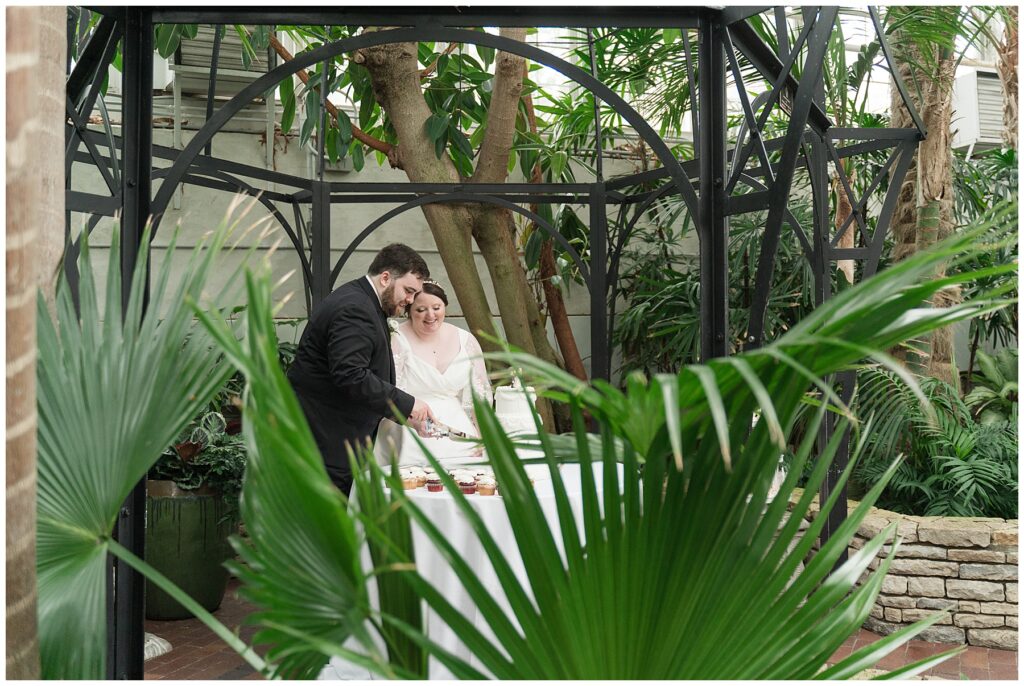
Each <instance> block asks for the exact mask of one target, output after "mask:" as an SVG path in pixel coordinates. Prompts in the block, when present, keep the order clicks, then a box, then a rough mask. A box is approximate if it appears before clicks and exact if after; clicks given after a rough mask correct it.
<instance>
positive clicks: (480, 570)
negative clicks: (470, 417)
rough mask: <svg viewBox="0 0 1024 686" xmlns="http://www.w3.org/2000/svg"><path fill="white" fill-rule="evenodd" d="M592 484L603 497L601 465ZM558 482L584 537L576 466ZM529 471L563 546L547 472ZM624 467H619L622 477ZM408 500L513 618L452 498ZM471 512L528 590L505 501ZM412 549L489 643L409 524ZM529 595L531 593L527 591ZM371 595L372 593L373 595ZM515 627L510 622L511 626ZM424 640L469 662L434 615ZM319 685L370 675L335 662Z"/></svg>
mask: <svg viewBox="0 0 1024 686" xmlns="http://www.w3.org/2000/svg"><path fill="white" fill-rule="evenodd" d="M593 468H594V478H595V481H596V482H597V488H598V493H600V492H601V485H602V481H603V477H602V465H601V464H600V463H595V464H594V466H593ZM560 469H561V475H562V480H563V482H564V483H565V486H566V491H567V494H568V497H569V502H570V505H571V506H572V510H573V514H574V515H575V516H576V522H577V526H578V528H579V529H580V531H582V528H583V527H582V523H583V510H582V486H581V481H580V469H579V465H576V464H567V465H562V466H561V468H560ZM527 471H528V473H529V474H530V476H531V477H533V478H534V481H535V484H534V489H535V492H536V494H537V499H538V500H539V501H540V505H541V508H542V509H543V511H544V515H545V517H547V520H548V524H549V525H550V527H551V531H552V534H553V536H554V538H555V541H556V542H557V543H558V544H559V545H561V538H562V537H561V529H560V527H559V526H558V510H557V506H556V504H555V496H554V491H553V488H552V482H551V476H550V474H549V473H548V470H547V467H546V466H534V465H531V466H528V467H527ZM621 473H622V466H621V465H619V474H620V476H621ZM406 493H407V495H409V497H410V498H411V499H412V500H413V501H414V502H415V503H416V505H417V506H418V507H420V508H421V509H422V510H423V512H424V514H425V515H426V516H427V517H429V518H430V521H431V522H433V523H434V525H435V526H437V528H438V529H439V530H440V531H443V532H445V534H446V535H447V537H448V541H449V543H451V545H452V546H453V547H454V548H455V550H456V551H457V552H458V553H459V554H460V555H462V557H463V558H464V559H465V560H466V562H467V563H468V564H469V566H470V567H471V568H472V569H473V570H474V571H475V572H476V574H477V576H478V577H479V578H480V581H481V582H482V583H483V584H484V586H485V587H486V588H487V589H488V590H490V592H491V594H492V597H493V598H494V599H495V600H496V601H497V602H498V604H499V605H501V606H502V607H503V608H504V609H505V610H506V613H507V614H509V616H511V610H510V608H509V606H508V603H507V601H506V599H505V595H504V593H503V592H502V590H501V586H500V584H499V582H498V578H497V576H496V575H495V573H494V568H493V567H492V566H491V563H490V560H489V559H488V557H487V554H486V552H485V551H484V549H483V546H481V545H480V542H479V541H478V540H477V537H476V535H475V534H474V533H473V530H472V528H471V527H470V525H469V523H468V521H467V520H466V517H465V515H463V513H462V512H461V511H460V510H459V508H458V506H457V505H456V503H455V501H454V499H453V498H452V495H451V494H450V493H448V492H447V491H445V492H441V493H430V492H429V491H427V490H426V489H425V488H420V489H416V490H414V491H406ZM467 498H468V500H469V503H470V504H471V505H472V507H473V509H474V510H476V512H477V513H478V514H479V515H480V518H481V520H482V521H483V523H484V525H485V526H486V527H487V530H488V531H489V532H490V534H491V535H492V536H493V537H494V539H495V540H496V541H498V543H499V545H501V546H502V552H503V553H504V554H505V558H506V559H507V560H508V563H509V565H510V566H511V567H512V569H513V570H514V571H515V573H516V576H517V578H518V579H519V581H520V583H522V584H523V585H524V587H526V584H527V577H526V572H525V569H524V568H523V563H522V558H521V557H520V555H519V548H518V546H517V545H516V539H515V532H514V531H513V530H512V526H511V524H510V523H509V519H508V514H507V512H506V511H505V505H504V499H503V498H502V497H501V496H481V495H470V496H467ZM412 530H413V546H414V550H415V553H416V567H417V569H418V570H419V573H420V574H421V575H422V576H423V577H424V578H425V579H426V580H427V581H429V582H430V583H431V584H432V585H433V586H434V587H435V588H437V589H438V591H440V592H441V593H442V594H444V596H445V597H446V598H447V599H448V602H450V603H452V605H454V606H455V607H456V608H457V609H458V610H459V611H460V612H461V613H462V614H463V615H464V616H465V617H466V618H467V619H469V620H470V621H472V622H473V623H474V625H475V626H476V627H477V628H478V629H479V630H480V631H481V632H482V633H483V634H484V635H485V636H488V637H490V638H492V639H493V634H491V632H490V629H489V627H488V626H487V623H486V621H485V620H484V619H483V618H482V617H480V616H479V614H478V613H477V609H476V604H475V603H474V602H473V599H472V598H471V597H470V596H469V594H468V593H467V592H466V590H465V589H464V588H463V586H462V584H461V583H460V582H459V579H458V577H457V576H456V575H455V573H454V572H453V571H452V570H451V568H450V567H449V566H448V564H447V562H445V561H444V559H443V558H442V557H441V554H440V552H439V551H438V550H437V548H436V547H435V546H434V544H433V543H432V542H431V541H430V539H429V538H428V537H427V535H426V534H425V533H424V532H423V531H422V529H420V527H419V526H417V525H416V524H415V523H413V526H412ZM363 557H364V565H365V568H367V569H369V552H368V551H367V552H364V555H363ZM527 591H529V589H528V588H527ZM371 593H373V589H371ZM513 621H514V620H513ZM426 622H427V634H428V635H429V636H430V638H431V640H433V641H435V642H437V643H438V644H440V645H441V646H443V647H444V648H445V649H447V650H449V651H451V652H452V653H454V654H455V655H458V656H460V657H462V658H463V659H469V658H470V654H469V652H468V651H467V650H466V649H465V648H464V647H463V646H462V644H461V642H460V641H459V640H458V639H457V638H456V637H455V634H454V633H453V632H452V631H451V630H450V629H449V628H448V626H447V625H445V624H444V622H442V621H441V620H440V618H439V617H437V615H435V614H434V613H433V611H430V610H428V611H427V615H426ZM346 647H348V648H352V649H358V648H357V645H356V644H353V643H349V644H347V645H346ZM469 662H470V664H471V665H473V666H474V667H476V668H478V669H481V668H482V665H480V663H479V662H477V661H476V659H475V658H473V659H469ZM430 676H431V678H432V679H451V678H453V677H452V675H451V674H450V673H449V672H448V670H447V669H445V668H444V667H443V666H442V665H441V664H440V663H438V662H437V661H436V660H434V659H433V658H431V663H430ZM320 678H321V679H370V678H372V677H371V675H370V674H369V673H368V672H367V671H366V670H363V669H361V668H359V667H355V666H354V665H351V664H349V663H347V662H345V661H343V660H339V659H337V658H334V659H332V660H331V662H330V663H329V664H328V665H327V666H326V667H325V668H324V670H323V672H321V674H320Z"/></svg>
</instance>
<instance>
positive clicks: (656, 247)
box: [614, 206, 814, 374]
mask: <svg viewBox="0 0 1024 686" xmlns="http://www.w3.org/2000/svg"><path fill="white" fill-rule="evenodd" d="M794 211H795V213H796V215H797V218H798V220H799V221H801V224H802V225H803V226H808V224H809V222H810V217H809V210H808V209H807V208H806V207H805V206H794ZM764 219H765V213H763V212H759V213H749V214H743V215H737V216H735V217H733V218H731V220H730V240H729V278H730V283H729V305H730V311H729V325H730V341H731V343H732V346H733V349H734V350H739V349H741V347H742V344H743V340H744V338H745V334H746V330H747V325H748V322H749V318H750V304H751V302H752V299H753V293H754V288H755V275H756V268H757V259H758V255H759V252H760V239H761V233H762V228H761V227H762V226H763V222H764ZM657 220H658V218H655V222H656V223H655V224H654V227H653V228H649V227H648V228H642V229H640V230H638V231H637V233H636V234H635V237H634V238H633V239H632V241H631V242H630V247H629V248H627V251H626V253H625V256H624V261H625V265H624V269H623V273H622V277H621V287H622V297H623V299H624V300H625V306H624V307H623V311H622V315H621V316H620V317H619V318H618V323H617V325H616V327H615V333H614V341H615V342H616V344H618V345H620V346H622V369H623V370H624V371H629V370H634V369H637V370H641V371H644V372H645V373H648V374H652V373H656V372H673V371H675V370H677V369H679V368H680V367H681V366H682V365H684V364H690V363H693V362H696V361H697V360H698V359H699V357H700V274H699V272H698V270H697V268H696V265H694V264H693V263H692V260H691V259H690V258H688V257H686V256H685V255H681V254H679V252H678V248H676V247H675V246H678V245H679V243H680V242H681V240H682V239H683V238H684V236H685V235H686V234H685V232H679V231H676V230H674V229H673V228H672V227H671V226H669V227H665V226H664V225H663V224H661V222H660V221H657ZM776 255H777V256H776V261H775V270H774V272H773V273H772V282H771V296H770V301H769V302H770V304H769V309H768V313H767V317H766V319H765V340H773V339H775V338H778V337H779V336H781V335H782V334H783V333H785V332H786V331H787V330H788V329H789V328H790V327H792V326H793V325H794V324H795V323H796V322H798V321H799V320H800V319H802V318H803V317H804V316H806V314H807V313H808V312H810V311H811V309H812V308H813V306H814V303H813V299H812V293H813V286H814V282H813V274H812V273H811V267H810V261H809V260H808V258H807V256H806V255H805V254H804V251H803V248H802V247H801V245H800V242H799V241H798V239H797V238H796V234H795V232H794V231H792V230H791V229H789V228H788V227H786V228H785V229H784V230H783V232H782V235H781V239H780V242H779V248H778V252H777V253H776Z"/></svg>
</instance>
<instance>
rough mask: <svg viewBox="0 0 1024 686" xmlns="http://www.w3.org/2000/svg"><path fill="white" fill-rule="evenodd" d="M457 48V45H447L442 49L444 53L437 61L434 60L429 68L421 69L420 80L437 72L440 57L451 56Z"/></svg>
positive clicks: (439, 56)
mask: <svg viewBox="0 0 1024 686" xmlns="http://www.w3.org/2000/svg"><path fill="white" fill-rule="evenodd" d="M457 47H459V44H458V43H449V44H448V47H447V48H445V49H444V52H442V53H441V54H440V55H438V56H437V59H436V60H434V61H433V63H431V64H430V65H429V66H427V67H425V68H423V69H422V70H421V71H420V78H421V79H425V78H427V77H428V76H430V75H431V74H433V73H434V72H435V71H436V70H437V63H438V62H440V61H441V57H442V56H444V55H450V54H452V53H453V52H455V48H457Z"/></svg>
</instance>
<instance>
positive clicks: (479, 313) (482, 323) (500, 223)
mask: <svg viewBox="0 0 1024 686" xmlns="http://www.w3.org/2000/svg"><path fill="white" fill-rule="evenodd" d="M368 30H369V29H368ZM501 34H502V35H503V36H506V37H510V38H514V39H516V40H522V39H523V37H525V30H524V29H507V28H505V29H502V30H501ZM353 59H354V60H355V61H356V62H357V63H360V64H362V65H363V66H364V67H366V69H367V71H368V72H369V74H370V80H371V83H372V85H373V91H374V95H375V97H376V99H377V102H378V103H380V106H381V107H382V108H383V109H384V111H385V112H387V114H388V118H389V120H390V121H391V122H392V124H393V125H394V127H395V133H396V136H397V139H398V144H397V145H396V146H394V148H393V149H392V152H391V155H389V157H390V156H393V157H394V161H393V163H397V166H400V167H401V168H402V169H404V170H405V172H406V174H407V176H408V177H409V180H410V181H413V182H435V183H459V182H460V181H462V180H463V179H462V178H461V177H460V175H459V173H458V171H457V170H456V168H455V165H454V164H453V163H452V161H451V158H450V157H449V156H448V155H442V156H441V158H440V159H438V157H437V155H436V153H435V151H434V144H433V142H432V141H431V140H430V139H429V137H428V136H427V134H426V132H425V130H424V124H425V122H426V121H427V119H428V118H429V117H430V116H431V112H430V108H429V107H428V106H427V103H426V101H425V100H424V98H423V90H422V87H421V77H422V73H421V71H420V69H419V67H418V65H417V58H416V44H414V43H401V44H390V45H381V46H376V47H372V48H366V49H364V50H359V51H357V52H356V53H355V55H354V56H353ZM522 64H523V58H521V57H519V56H517V55H510V54H507V53H503V52H499V53H498V54H497V63H496V72H495V80H494V87H493V91H492V96H491V105H490V109H489V111H488V118H487V130H486V132H485V135H484V140H483V142H482V143H481V146H480V151H479V158H478V160H477V169H476V171H475V172H474V174H473V179H472V180H473V181H474V182H479V183H500V182H502V181H504V180H505V177H506V176H507V174H508V170H507V166H506V165H507V163H508V155H509V151H510V150H511V146H512V136H513V135H514V132H515V117H516V114H517V111H518V106H519V105H518V104H519V97H520V94H521V93H522V87H523V85H522ZM424 214H425V215H426V217H427V222H428V224H429V225H430V229H431V232H432V233H433V236H434V241H435V243H436V244H437V247H438V251H439V252H440V253H441V259H442V261H443V262H444V266H445V269H446V270H447V272H448V278H449V280H450V281H451V284H452V287H453V289H454V290H455V295H456V297H458V299H459V304H460V305H461V306H462V309H463V312H464V313H465V315H466V319H467V321H468V322H469V326H470V329H471V330H472V331H473V332H474V333H477V332H480V331H484V332H486V333H488V334H491V335H495V334H496V331H495V329H494V322H493V321H492V320H491V318H490V309H489V306H488V304H487V298H486V295H485V293H484V289H483V284H482V282H481V280H480V274H479V272H478V271H477V269H476V263H475V261H474V260H473V252H472V243H471V237H472V238H475V239H476V242H477V245H478V246H479V248H480V252H481V254H482V255H483V258H484V261H485V262H486V263H487V268H488V270H489V272H490V276H491V280H492V282H493V284H494V290H495V294H496V296H497V301H498V310H499V312H500V313H501V318H502V325H503V327H504V330H505V338H506V339H507V340H508V341H509V342H510V343H512V344H513V345H515V346H517V347H519V348H521V349H523V350H525V351H527V352H529V353H531V354H535V355H538V356H539V357H541V358H543V359H546V360H549V361H557V358H556V357H555V355H554V350H553V349H552V348H551V345H550V343H548V342H547V338H546V336H543V337H540V338H539V337H538V335H537V333H536V331H535V329H536V327H535V326H531V322H532V321H533V320H534V318H532V317H531V309H532V310H533V311H536V310H537V308H536V301H535V300H534V299H533V297H532V293H530V291H529V286H528V284H527V282H526V273H525V271H524V270H523V267H522V264H521V263H520V260H519V255H518V252H517V250H516V247H515V242H514V237H515V232H514V224H513V222H512V218H511V215H510V213H509V212H508V211H507V210H504V209H502V208H494V207H491V206H481V205H469V206H460V207H453V206H438V205H426V206H424ZM531 301H532V302H531ZM531 305H532V308H531ZM481 345H483V346H484V348H485V350H486V349H490V350H493V349H494V347H493V346H491V345H490V344H488V343H487V342H486V341H481ZM539 409H541V410H542V414H543V415H544V418H545V421H546V422H547V423H548V426H552V425H553V420H552V419H551V414H550V408H549V407H546V403H540V404H539Z"/></svg>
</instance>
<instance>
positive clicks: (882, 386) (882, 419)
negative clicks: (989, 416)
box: [855, 369, 1018, 519]
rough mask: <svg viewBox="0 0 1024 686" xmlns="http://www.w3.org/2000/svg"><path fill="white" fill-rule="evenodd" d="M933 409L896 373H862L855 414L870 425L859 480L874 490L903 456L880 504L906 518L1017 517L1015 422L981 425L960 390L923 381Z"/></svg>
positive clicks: (859, 469)
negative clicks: (960, 395) (912, 516)
mask: <svg viewBox="0 0 1024 686" xmlns="http://www.w3.org/2000/svg"><path fill="white" fill-rule="evenodd" d="M918 382H919V384H920V389H921V391H922V392H923V393H924V396H925V398H926V399H927V401H928V403H927V404H926V405H922V403H921V399H920V398H919V397H917V395H915V393H914V392H913V391H912V390H911V388H910V387H908V386H907V385H906V383H905V381H904V380H903V379H900V378H899V377H898V376H897V375H896V374H894V373H892V372H889V371H885V370H877V369H867V370H864V371H862V372H861V373H860V388H859V390H858V395H859V398H858V401H857V407H858V410H859V414H860V416H861V417H862V418H864V419H870V420H871V424H870V431H869V432H867V435H866V437H865V443H866V446H865V449H864V455H863V457H862V458H861V463H860V465H859V466H858V468H857V471H856V472H855V480H856V481H858V482H860V483H861V484H863V485H864V486H865V487H870V486H873V485H874V484H876V483H877V482H878V479H880V478H881V477H882V475H883V474H884V473H885V472H886V469H887V468H888V466H889V464H891V462H892V460H893V458H894V457H895V456H896V455H897V454H902V455H904V456H905V459H904V461H903V463H902V464H901V465H900V467H899V468H898V469H897V470H896V473H895V474H894V475H893V477H892V480H891V481H890V482H889V484H888V486H887V487H886V489H885V491H884V492H883V494H882V496H881V497H880V498H879V505H880V506H881V507H885V508H887V509H890V510H893V511H896V512H903V513H905V514H914V515H928V516H958V517H1003V518H1007V519H1014V518H1016V517H1017V474H1018V470H1017V454H1018V436H1017V419H1016V416H1014V417H1013V418H1012V420H993V421H989V422H987V423H980V422H978V421H976V420H975V419H974V417H973V416H972V415H971V411H970V408H969V407H968V406H967V405H966V404H965V403H964V401H962V400H961V399H960V397H959V395H958V394H957V391H956V389H955V388H953V387H952V386H950V385H949V384H947V383H945V382H943V381H940V380H938V379H933V378H927V377H926V378H922V379H918Z"/></svg>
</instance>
